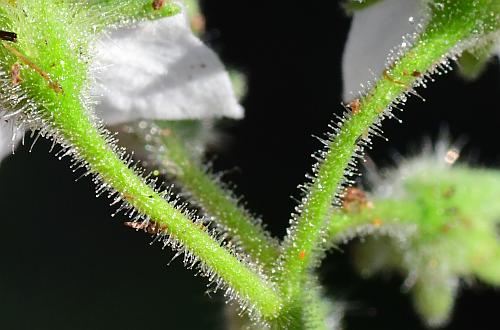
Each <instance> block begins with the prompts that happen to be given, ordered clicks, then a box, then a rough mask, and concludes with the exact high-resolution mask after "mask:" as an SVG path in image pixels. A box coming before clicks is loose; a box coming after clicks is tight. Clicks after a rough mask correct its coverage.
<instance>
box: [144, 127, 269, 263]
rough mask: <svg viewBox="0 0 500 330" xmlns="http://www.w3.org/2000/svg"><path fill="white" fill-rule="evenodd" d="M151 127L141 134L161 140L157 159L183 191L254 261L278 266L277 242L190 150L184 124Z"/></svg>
mask: <svg viewBox="0 0 500 330" xmlns="http://www.w3.org/2000/svg"><path fill="white" fill-rule="evenodd" d="M186 124H189V123H186ZM151 125H152V126H151V127H147V128H146V132H144V134H142V133H139V134H140V135H145V134H146V136H143V137H148V136H149V140H151V136H154V137H157V139H155V142H154V144H159V145H158V146H156V147H155V149H158V150H160V151H158V152H159V154H156V152H155V154H154V155H153V157H154V160H153V161H154V162H155V163H156V165H157V166H159V167H161V168H162V169H163V170H165V171H166V172H167V174H169V175H172V176H174V177H175V179H176V180H177V181H178V182H179V183H180V184H181V187H182V189H183V190H185V191H187V192H189V194H190V195H191V196H190V197H192V198H193V199H194V201H195V202H196V203H197V204H199V205H200V206H201V207H202V208H203V209H204V210H205V211H206V212H207V213H208V214H209V215H212V216H213V217H214V222H215V224H216V225H217V226H219V227H220V229H221V230H222V231H225V232H227V233H228V234H229V235H230V236H231V237H233V238H234V239H235V241H236V243H237V244H238V245H239V246H240V247H241V248H243V250H244V251H245V252H246V253H248V254H250V256H251V257H252V259H253V260H255V261H260V262H262V263H263V264H264V265H268V266H270V265H272V264H273V263H274V262H276V260H277V258H278V244H277V242H276V241H274V240H273V239H272V238H271V237H270V235H269V233H267V232H266V231H265V230H264V229H263V228H262V225H261V223H260V221H259V220H256V219H253V218H252V217H251V216H250V215H249V214H248V212H247V211H246V210H245V209H243V208H242V207H240V206H239V205H238V202H237V201H236V199H235V198H234V197H232V195H231V194H230V192H228V191H226V189H225V188H223V187H221V185H220V184H219V183H218V182H217V181H216V179H215V178H214V177H213V176H212V175H210V174H209V173H208V172H207V170H206V169H204V168H203V167H202V166H201V164H200V161H199V160H197V159H195V158H194V157H193V156H192V155H191V153H190V152H189V151H188V150H187V146H186V142H184V141H182V140H181V136H180V134H181V132H180V130H179V128H180V127H178V126H179V125H182V123H179V124H176V123H172V122H156V123H155V124H151ZM141 131H142V130H141ZM152 132H153V133H152Z"/></svg>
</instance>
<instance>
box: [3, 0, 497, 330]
mask: <svg viewBox="0 0 500 330" xmlns="http://www.w3.org/2000/svg"><path fill="white" fill-rule="evenodd" d="M204 7H205V10H206V14H207V24H208V34H207V37H206V38H207V41H208V42H209V43H210V44H211V45H212V46H214V48H215V49H216V50H217V51H218V52H219V54H220V55H221V56H222V58H223V60H224V61H225V62H226V63H228V64H230V65H232V66H235V67H237V68H240V69H241V70H243V71H244V72H246V73H247V74H248V77H249V93H248V97H247V98H246V99H245V100H244V106H245V108H246V110H247V112H246V118H245V119H244V120H243V121H241V122H238V123H234V124H231V125H228V126H229V127H228V128H227V130H226V131H227V135H228V137H229V139H228V140H229V143H227V145H226V147H225V148H224V149H223V150H222V151H221V152H219V153H218V154H217V156H216V158H214V157H215V156H214V155H212V156H211V157H212V158H213V159H215V168H216V169H217V170H227V169H229V170H230V171H229V173H228V174H227V175H226V178H227V179H228V180H230V181H231V182H233V183H235V185H236V186H237V192H238V194H240V195H244V196H245V201H246V202H247V204H248V207H249V208H250V209H251V210H254V211H255V212H256V213H257V214H261V215H263V217H264V219H265V221H266V222H267V223H268V224H269V227H270V228H271V229H272V231H273V232H274V234H275V235H277V236H282V235H283V233H284V228H285V226H286V224H287V222H288V218H289V214H290V212H291V210H292V208H293V206H294V205H295V202H294V201H293V200H292V198H291V197H290V196H298V192H297V191H298V190H297V189H296V186H297V185H298V184H300V183H302V182H303V181H304V174H305V173H306V172H308V171H309V170H310V168H311V165H312V163H313V161H312V158H311V157H310V156H309V155H310V154H311V153H312V152H314V151H315V150H317V149H318V148H320V143H319V142H318V141H317V140H315V139H314V138H312V137H311V136H312V135H321V134H322V133H324V132H325V130H326V127H327V124H328V122H329V121H330V120H331V119H332V118H333V114H334V113H339V112H340V111H341V106H340V105H339V103H340V95H341V89H342V81H341V75H340V72H341V71H340V61H341V56H342V51H343V45H344V42H345V38H346V36H347V31H348V27H349V19H348V18H347V17H346V16H345V15H344V13H343V12H342V10H341V9H340V8H339V6H338V4H337V2H335V1H311V2H292V1H286V2H285V1H266V2H255V1H243V0H240V1H230V0H218V1H210V2H209V1H205V2H204ZM420 93H421V94H422V95H423V96H424V97H425V98H426V99H427V100H428V101H427V102H425V103H422V102H421V101H420V100H418V99H416V98H415V99H412V100H411V101H410V102H409V104H408V106H406V108H405V112H404V113H401V114H399V117H400V118H401V119H403V120H404V123H403V124H402V125H401V124H398V123H397V122H396V121H387V122H386V123H385V125H384V127H385V131H386V136H387V137H389V138H390V142H389V143H387V142H383V141H382V140H378V141H377V142H376V143H375V148H374V150H373V151H371V152H369V155H370V157H372V158H373V159H374V160H375V161H376V162H377V163H378V164H381V165H384V164H390V159H391V154H392V153H393V152H394V151H396V150H397V151H398V152H401V153H403V154H404V153H406V152H408V151H409V150H415V149H418V146H419V141H421V138H422V137H424V136H426V135H427V136H429V135H430V136H433V137H435V136H436V135H437V134H438V133H439V131H440V128H442V127H443V125H446V126H447V127H448V128H449V130H450V131H451V133H452V136H454V137H466V138H467V141H468V144H467V145H466V147H465V149H464V154H465V155H468V156H469V157H472V158H473V159H474V162H475V163H476V164H477V165H481V166H483V165H484V166H494V167H498V166H499V165H500V157H499V156H498V155H499V154H500V152H499V151H500V147H499V146H498V140H499V139H498V126H499V121H498V111H499V110H500V109H499V105H498V94H499V93H500V67H499V65H498V62H495V61H492V63H491V64H490V66H489V68H488V71H487V72H486V73H485V74H484V75H483V76H482V77H481V78H480V79H479V80H477V81H475V82H472V83H468V82H465V81H463V80H462V79H461V78H459V77H458V76H457V74H456V73H451V74H449V75H446V76H444V77H440V78H439V79H438V80H437V82H436V83H434V84H432V85H431V86H430V87H429V88H428V89H425V90H421V91H420ZM28 144H29V143H28ZM49 147H50V144H49V143H48V142H46V141H43V142H38V143H37V146H36V147H35V150H34V151H33V152H32V153H28V151H27V149H28V148H27V147H22V148H21V149H20V150H19V152H17V153H16V155H15V156H13V157H11V158H9V159H8V160H6V161H5V162H3V164H2V166H1V167H0V209H1V212H2V213H1V214H2V215H1V216H0V219H1V222H0V224H1V226H0V329H54V330H59V329H61V330H62V329H122V330H128V329H160V328H164V329H221V328H222V326H221V324H222V321H221V320H222V312H221V306H222V304H223V299H222V298H221V297H220V296H215V297H212V298H210V297H209V296H208V295H206V294H203V292H204V291H205V284H206V281H205V280H204V279H200V278H198V277H194V276H193V272H192V271H188V270H185V269H184V268H183V267H182V266H181V265H180V262H174V263H173V264H172V265H171V266H169V267H167V263H168V261H169V260H170V258H171V257H172V252H171V251H169V250H165V251H162V250H161V248H160V247H159V246H158V245H153V246H150V245H149V244H148V243H149V239H148V237H147V236H146V235H142V234H138V233H135V232H133V231H131V230H129V229H127V228H125V227H124V226H122V225H120V224H119V223H120V222H121V220H122V219H112V218H111V217H110V214H111V208H110V207H109V206H108V204H109V201H108V200H106V199H104V198H100V199H96V198H94V193H93V189H94V187H93V185H92V184H91V183H90V181H89V180H82V181H80V182H78V183H76V184H75V183H74V179H75V174H73V173H72V172H71V170H70V169H69V168H68V161H67V160H63V161H58V160H57V159H56V158H55V157H53V156H48V150H49ZM119 220H120V221H119ZM344 251H345V252H344V253H342V252H339V251H337V252H335V253H334V254H332V255H330V256H329V257H328V259H327V260H326V261H325V263H324V265H323V267H322V271H321V278H322V279H323V281H324V282H325V283H328V290H329V293H331V294H335V295H336V297H337V299H338V300H341V301H344V302H347V303H348V305H347V306H348V307H347V315H346V318H345V320H346V328H347V329H367V328H370V329H401V328H404V329H423V328H424V327H423V325H422V324H421V322H420V321H419V320H418V319H417V318H416V316H415V315H414V313H413V311H412V309H411V306H410V300H409V299H408V297H407V296H406V295H404V294H402V293H401V292H400V284H401V279H400V278H397V277H394V278H390V279H373V280H370V281H363V280H361V279H360V278H359V277H358V276H357V275H356V274H355V273H354V272H353V271H352V268H351V265H350V263H349V259H348V251H349V248H348V247H346V248H345V249H344ZM499 304H500V295H499V294H498V292H495V291H494V290H493V289H491V288H488V287H485V286H483V285H481V284H479V285H476V286H474V288H472V289H471V288H468V289H465V290H463V291H462V292H461V294H460V296H459V298H458V302H457V307H456V312H455V316H454V318H453V321H452V323H451V324H450V325H449V327H448V328H447V329H469V328H471V327H473V328H476V329H496V327H495V326H494V324H495V322H496V321H497V320H498V316H497V315H496V313H497V312H498V308H499Z"/></svg>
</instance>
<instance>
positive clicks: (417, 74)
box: [411, 71, 422, 78]
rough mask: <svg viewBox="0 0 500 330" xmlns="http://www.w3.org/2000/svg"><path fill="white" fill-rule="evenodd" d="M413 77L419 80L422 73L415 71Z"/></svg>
mask: <svg viewBox="0 0 500 330" xmlns="http://www.w3.org/2000/svg"><path fill="white" fill-rule="evenodd" d="M411 75H412V76H413V77H415V78H418V77H421V76H422V72H420V71H413V72H412V74H411Z"/></svg>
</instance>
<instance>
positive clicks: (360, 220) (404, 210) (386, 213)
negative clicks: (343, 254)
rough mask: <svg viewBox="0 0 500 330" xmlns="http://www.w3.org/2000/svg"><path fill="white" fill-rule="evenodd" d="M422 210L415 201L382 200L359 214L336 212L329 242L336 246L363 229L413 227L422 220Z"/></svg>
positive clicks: (328, 231)
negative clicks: (392, 226) (394, 226)
mask: <svg viewBox="0 0 500 330" xmlns="http://www.w3.org/2000/svg"><path fill="white" fill-rule="evenodd" d="M421 213H422V208H421V207H420V206H419V204H418V203H416V202H415V201H405V200H390V199H387V200H380V201H375V202H374V206H373V207H364V208H363V209H362V210H360V211H359V212H346V211H344V210H336V211H335V212H334V213H333V215H332V217H331V218H330V220H329V225H328V229H327V234H326V235H327V242H328V243H331V244H336V243H338V242H339V241H342V240H343V239H344V238H350V237H351V233H355V232H356V231H357V229H359V228H362V227H366V226H368V227H370V229H374V230H384V228H387V226H391V225H402V226H408V225H413V224H415V222H416V221H417V220H418V219H421Z"/></svg>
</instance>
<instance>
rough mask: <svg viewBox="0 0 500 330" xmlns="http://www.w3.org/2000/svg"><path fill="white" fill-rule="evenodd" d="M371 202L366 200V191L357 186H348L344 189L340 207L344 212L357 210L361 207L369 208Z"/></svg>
mask: <svg viewBox="0 0 500 330" xmlns="http://www.w3.org/2000/svg"><path fill="white" fill-rule="evenodd" d="M371 206H372V204H371V202H370V201H368V198H367V197H366V193H365V192H364V191H363V190H361V189H358V188H353V187H349V188H347V189H346V190H345V191H344V198H343V199H342V208H343V209H344V211H346V212H359V211H361V209H363V208H370V207H371Z"/></svg>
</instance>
